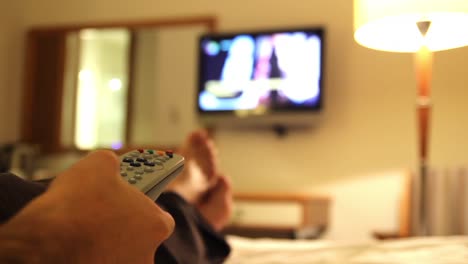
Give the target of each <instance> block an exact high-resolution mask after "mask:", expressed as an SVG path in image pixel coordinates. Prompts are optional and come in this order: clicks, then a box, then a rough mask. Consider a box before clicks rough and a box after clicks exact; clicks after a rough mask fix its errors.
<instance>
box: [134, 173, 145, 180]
mask: <svg viewBox="0 0 468 264" xmlns="http://www.w3.org/2000/svg"><path fill="white" fill-rule="evenodd" d="M135 179H137V180H141V179H143V175H141V174H136V175H135Z"/></svg>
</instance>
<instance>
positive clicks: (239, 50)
mask: <svg viewBox="0 0 468 264" xmlns="http://www.w3.org/2000/svg"><path fill="white" fill-rule="evenodd" d="M198 52H199V57H198V63H199V65H198V66H199V67H198V92H197V96H196V100H197V102H196V105H197V108H198V114H199V115H198V116H199V118H200V120H201V121H202V123H205V124H219V123H221V124H230V125H233V124H234V125H241V124H250V125H258V124H262V125H265V124H267V125H302V126H307V125H311V124H314V122H316V120H318V117H319V116H320V113H321V111H322V108H323V70H324V29H323V28H319V27H314V28H293V29H286V30H285V29H282V30H280V29H276V30H269V31H266V30H264V31H255V32H254V31H244V32H235V33H206V34H203V35H201V36H200V38H199V41H198Z"/></svg>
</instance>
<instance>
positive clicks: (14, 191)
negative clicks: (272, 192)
mask: <svg viewBox="0 0 468 264" xmlns="http://www.w3.org/2000/svg"><path fill="white" fill-rule="evenodd" d="M46 189H47V184H44V183H38V182H30V181H25V180H23V179H21V178H18V177H16V176H15V175H12V174H9V173H1V174H0V223H3V222H5V221H7V220H8V219H10V218H11V217H12V216H13V215H15V214H16V213H17V212H18V211H19V210H21V208H23V207H24V206H25V205H26V204H27V203H28V202H29V201H31V200H32V199H34V198H35V197H37V196H38V195H40V194H42V193H43V192H44V191H45V190H46ZM156 203H157V204H158V205H159V206H160V207H161V208H163V209H164V210H166V211H167V212H169V213H170V214H171V215H172V217H173V218H174V220H175V223H176V227H175V230H174V233H173V234H172V235H171V236H170V237H169V238H168V239H167V240H166V241H165V242H164V243H163V244H162V245H161V246H160V247H159V248H158V250H157V251H156V254H155V257H154V260H155V262H156V263H163V264H166V263H168V264H170V263H190V264H192V263H193V264H197V263H200V264H202V263H222V262H223V261H224V260H225V259H226V257H227V256H228V255H229V252H230V248H229V245H228V244H227V242H226V240H225V239H224V237H223V236H222V235H220V234H219V233H218V232H216V231H215V230H213V228H212V227H211V226H210V225H209V224H208V223H207V222H206V221H205V219H204V218H203V216H202V215H200V213H199V212H198V210H197V209H196V208H195V207H194V206H192V205H191V204H189V203H187V202H186V201H185V200H184V199H183V198H182V197H181V196H179V195H178V194H176V193H172V192H167V193H163V194H161V196H159V198H158V200H157V201H156Z"/></svg>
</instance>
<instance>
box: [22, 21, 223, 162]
mask: <svg viewBox="0 0 468 264" xmlns="http://www.w3.org/2000/svg"><path fill="white" fill-rule="evenodd" d="M196 25H200V26H205V27H206V28H207V30H208V31H209V32H215V31H216V30H217V18H216V17H215V16H212V15H206V16H192V17H174V18H161V19H155V20H141V21H122V22H101V23H99V22H97V23H82V24H69V25H53V26H40V27H33V28H31V29H30V30H28V31H27V36H26V55H25V64H24V83H23V98H22V120H21V130H20V131H21V135H20V140H21V142H25V143H30V144H35V145H38V146H39V147H40V149H41V152H42V153H57V152H64V151H70V150H74V151H80V150H79V149H77V148H76V147H75V146H72V147H69V146H63V144H62V142H61V138H62V137H61V125H62V99H63V90H64V89H63V86H64V85H63V81H64V69H65V35H66V34H67V33H70V32H76V31H79V30H83V29H89V28H93V29H104V28H105V29H111V28H126V29H129V30H132V29H142V28H156V27H165V28H167V27H180V26H196ZM132 52H133V51H132V49H131V51H130V53H132ZM130 57H131V56H130ZM41 61H42V62H44V61H47V65H44V64H41V63H40V62H41ZM130 63H131V62H130ZM130 68H132V67H130ZM132 75H133V74H132V71H131V70H130V76H129V77H130V80H131V78H132ZM130 83H131V81H130ZM132 96H133V89H132V85H131V84H130V86H129V89H128V95H127V119H126V131H125V141H126V144H125V145H124V147H123V148H122V149H120V150H119V151H118V152H126V151H127V150H129V149H134V148H139V147H141V148H157V147H161V146H133V145H129V144H128V142H129V139H130V135H131V127H130V125H129V124H131V121H132V120H131V118H132V113H131V111H132V110H131V109H132ZM162 147H165V148H167V147H171V148H174V147H177V146H162Z"/></svg>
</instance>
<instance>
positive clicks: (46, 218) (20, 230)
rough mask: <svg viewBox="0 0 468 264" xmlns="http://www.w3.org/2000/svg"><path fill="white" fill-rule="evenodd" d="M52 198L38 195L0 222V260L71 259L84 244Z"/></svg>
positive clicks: (39, 262)
mask: <svg viewBox="0 0 468 264" xmlns="http://www.w3.org/2000/svg"><path fill="white" fill-rule="evenodd" d="M52 202H53V200H49V199H48V198H47V196H46V195H45V197H44V196H43V197H39V198H38V199H37V200H35V201H33V202H32V203H31V204H30V205H28V206H27V207H25V208H24V209H23V210H22V211H21V212H20V213H19V214H18V215H16V216H15V217H13V218H12V219H11V220H10V221H8V222H7V223H5V224H4V225H2V226H0V263H8V264H9V263H15V264H23V263H27V264H30V263H31V264H45V263H47V264H49V263H52V264H53V263H73V262H75V261H76V260H77V256H76V253H75V252H76V251H75V250H74V249H76V248H79V247H81V250H83V245H84V244H85V243H82V241H80V239H77V238H78V235H77V234H78V232H76V231H74V230H73V228H72V227H71V226H69V225H67V223H66V222H64V221H62V220H63V219H61V218H60V217H61V216H59V214H57V213H56V209H55V204H53V203H52Z"/></svg>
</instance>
